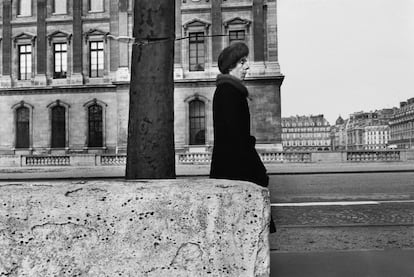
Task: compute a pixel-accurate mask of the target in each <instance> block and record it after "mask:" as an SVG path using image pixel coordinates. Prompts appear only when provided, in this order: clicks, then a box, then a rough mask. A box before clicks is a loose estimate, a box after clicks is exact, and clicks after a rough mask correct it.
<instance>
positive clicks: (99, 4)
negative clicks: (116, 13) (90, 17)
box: [89, 0, 104, 12]
mask: <svg viewBox="0 0 414 277" xmlns="http://www.w3.org/2000/svg"><path fill="white" fill-rule="evenodd" d="M89 11H91V12H103V11H104V3H103V0H89Z"/></svg>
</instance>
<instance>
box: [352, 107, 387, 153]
mask: <svg viewBox="0 0 414 277" xmlns="http://www.w3.org/2000/svg"><path fill="white" fill-rule="evenodd" d="M393 112H394V111H393V109H382V110H377V111H374V112H362V111H361V112H356V113H353V114H351V115H350V118H349V120H348V122H347V124H346V133H347V138H346V145H345V149H346V150H367V149H385V148H386V147H387V145H388V140H389V125H388V124H389V121H390V120H391V118H392V116H393Z"/></svg>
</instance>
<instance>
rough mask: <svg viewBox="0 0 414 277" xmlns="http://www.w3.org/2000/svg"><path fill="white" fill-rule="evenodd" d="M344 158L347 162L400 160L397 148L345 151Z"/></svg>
mask: <svg viewBox="0 0 414 277" xmlns="http://www.w3.org/2000/svg"><path fill="white" fill-rule="evenodd" d="M346 153H347V155H346V160H347V161H348V162H378V161H379V162H388V161H400V160H401V157H400V151H399V150H378V151H377V150H363V151H347V152H346Z"/></svg>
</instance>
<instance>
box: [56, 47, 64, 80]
mask: <svg viewBox="0 0 414 277" xmlns="http://www.w3.org/2000/svg"><path fill="white" fill-rule="evenodd" d="M53 56H54V71H53V78H54V79H60V78H66V72H67V44H66V43H55V44H53Z"/></svg>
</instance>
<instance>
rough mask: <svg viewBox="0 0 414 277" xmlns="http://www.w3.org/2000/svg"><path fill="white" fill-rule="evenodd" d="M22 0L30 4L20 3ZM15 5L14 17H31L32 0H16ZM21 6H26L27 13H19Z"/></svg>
mask: <svg viewBox="0 0 414 277" xmlns="http://www.w3.org/2000/svg"><path fill="white" fill-rule="evenodd" d="M22 1H26V2H30V5H29V4H28V3H22ZM16 2H17V6H16V17H31V16H33V1H32V0H18V1H16ZM21 7H28V8H29V13H28V14H22V13H21Z"/></svg>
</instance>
